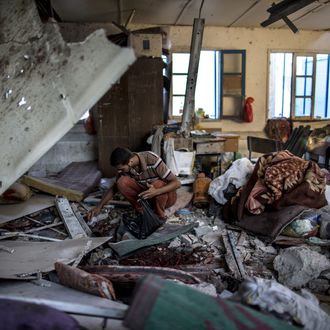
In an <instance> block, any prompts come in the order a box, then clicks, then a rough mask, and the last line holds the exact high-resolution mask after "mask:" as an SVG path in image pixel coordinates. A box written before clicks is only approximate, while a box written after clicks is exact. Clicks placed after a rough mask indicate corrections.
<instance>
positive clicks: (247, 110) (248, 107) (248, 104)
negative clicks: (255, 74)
mask: <svg viewBox="0 0 330 330" xmlns="http://www.w3.org/2000/svg"><path fill="white" fill-rule="evenodd" d="M253 102H254V98H253V97H247V98H246V100H245V106H244V121H245V122H247V123H251V122H252V121H253V108H252V103H253Z"/></svg>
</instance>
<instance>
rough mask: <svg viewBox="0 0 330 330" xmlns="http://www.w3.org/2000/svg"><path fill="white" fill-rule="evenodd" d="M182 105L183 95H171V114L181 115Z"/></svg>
mask: <svg viewBox="0 0 330 330" xmlns="http://www.w3.org/2000/svg"><path fill="white" fill-rule="evenodd" d="M183 105H184V96H173V97H172V114H173V116H182V113H183Z"/></svg>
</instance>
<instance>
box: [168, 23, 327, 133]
mask: <svg viewBox="0 0 330 330" xmlns="http://www.w3.org/2000/svg"><path fill="white" fill-rule="evenodd" d="M191 33H192V28H191V27H188V26H181V27H179V26H173V27H171V28H170V37H169V39H170V40H171V44H172V48H171V51H172V52H175V51H189V49H190V41H191ZM202 47H203V49H246V96H253V97H254V99H255V102H254V103H253V107H254V121H253V122H252V123H238V122H234V121H231V120H222V121H221V122H208V123H206V122H203V123H202V125H203V127H210V128H222V130H223V131H237V132H239V131H250V132H254V131H255V132H258V131H259V132H260V131H262V130H263V128H264V126H265V122H266V114H267V93H268V91H267V81H268V75H267V70H268V52H269V50H291V51H326V52H329V53H330V32H329V31H328V32H322V31H300V32H299V33H297V34H293V33H292V32H291V30H288V29H263V28H223V27H206V28H205V30H204V37H203V46H202ZM327 123H328V122H321V123H320V122H319V123H315V125H318V126H323V125H326V124H327Z"/></svg>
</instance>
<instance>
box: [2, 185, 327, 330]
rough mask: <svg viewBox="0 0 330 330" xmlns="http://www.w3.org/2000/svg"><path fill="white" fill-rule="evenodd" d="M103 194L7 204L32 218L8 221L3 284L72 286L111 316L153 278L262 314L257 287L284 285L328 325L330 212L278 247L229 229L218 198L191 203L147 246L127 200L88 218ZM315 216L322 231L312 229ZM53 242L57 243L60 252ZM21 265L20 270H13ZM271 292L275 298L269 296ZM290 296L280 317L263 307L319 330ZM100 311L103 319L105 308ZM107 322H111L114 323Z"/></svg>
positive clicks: (4, 223)
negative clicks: (104, 304)
mask: <svg viewBox="0 0 330 330" xmlns="http://www.w3.org/2000/svg"><path fill="white" fill-rule="evenodd" d="M38 195H42V194H41V192H38V191H34V192H33V196H38ZM95 196H97V194H96V193H93V194H91V195H90V196H89V197H87V198H86V199H85V200H82V201H81V202H70V201H69V200H67V199H66V198H65V197H55V198H54V205H53V206H49V205H46V204H45V205H43V206H38V207H39V210H37V211H34V212H32V213H28V214H24V208H25V206H24V204H26V205H28V203H29V200H27V201H24V202H20V204H10V205H6V207H7V208H8V207H11V208H16V207H20V208H22V210H21V211H20V213H19V214H21V215H22V214H23V216H21V217H19V218H15V217H13V218H12V219H10V220H8V218H6V217H5V215H6V214H4V215H3V219H4V220H2V221H1V223H0V233H1V236H0V240H1V242H0V250H1V252H0V253H1V259H2V261H1V263H2V265H3V268H4V269H6V271H2V272H0V277H1V278H2V279H3V280H6V281H7V282H4V283H5V285H8V286H11V285H13V283H12V282H10V281H11V280H13V279H15V278H20V279H24V280H25V281H26V284H28V283H30V281H34V282H35V283H39V286H40V287H43V288H44V289H45V288H47V287H49V286H53V285H55V283H57V284H56V285H60V287H61V288H62V287H63V290H64V288H65V287H67V288H66V289H67V290H69V289H68V288H71V289H70V290H78V291H79V292H80V293H81V294H84V295H86V294H87V295H90V294H92V295H94V296H99V299H103V300H104V299H105V300H109V301H111V303H112V304H113V303H118V305H111V307H109V308H111V309H112V311H113V310H116V308H117V309H119V310H121V311H122V310H123V309H125V308H127V304H128V305H131V303H132V299H134V297H135V296H134V292H135V290H136V287H138V283H140V282H141V281H143V279H146V278H148V276H155V275H156V276H159V277H161V278H163V279H167V280H170V281H174V282H175V283H179V284H181V285H186V286H188V287H191V288H194V289H197V290H198V291H199V292H202V293H204V294H207V295H211V296H214V297H217V298H219V299H226V300H227V299H230V300H235V299H236V301H239V302H240V303H242V304H245V305H253V306H259V307H261V306H260V305H259V304H261V302H259V300H258V299H259V298H258V299H257V296H256V294H255V293H252V291H248V289H249V290H252V289H251V288H254V290H257V289H256V287H258V290H261V289H260V288H259V286H262V287H263V289H262V290H264V291H265V290H266V289H267V290H268V289H269V290H270V288H273V287H274V286H276V285H283V287H285V290H287V291H285V292H290V295H291V298H290V299H291V300H292V301H295V303H297V304H298V303H302V302H301V301H300V300H299V299H302V298H299V299H298V298H297V297H301V296H299V291H298V290H303V291H302V292H305V291H306V290H307V291H306V292H308V294H309V295H310V297H312V298H308V299H309V300H308V299H307V300H306V301H305V300H304V301H303V304H305V305H306V304H307V306H309V305H308V304H311V303H312V302H313V304H314V305H313V308H314V309H315V310H316V311H317V312H315V313H317V315H321V316H319V317H320V320H319V321H320V322H321V324H324V322H326V321H327V320H328V318H329V316H328V315H327V314H326V312H323V310H325V311H329V309H330V308H329V305H328V304H329V301H330V299H329V296H330V252H329V246H330V241H329V240H327V239H326V238H325V237H326V235H325V234H323V239H322V238H320V237H316V236H313V237H308V236H310V235H312V234H313V235H319V232H320V227H321V223H320V219H324V221H325V222H326V223H328V221H329V219H328V214H329V213H328V208H329V207H328V206H326V207H324V208H322V209H319V210H314V212H312V211H310V212H312V215H313V216H312V217H311V216H310V214H311V213H309V216H308V217H307V216H306V214H305V218H304V217H302V216H301V217H300V218H295V220H294V221H299V220H302V221H304V222H306V221H305V220H306V218H308V219H312V220H311V221H310V222H309V225H310V226H311V227H308V228H309V229H308V230H307V231H306V230H302V233H303V234H302V235H300V237H292V236H291V237H290V236H284V235H283V234H284V232H285V231H283V232H282V233H280V234H279V235H278V236H277V237H276V239H275V240H273V241H272V242H269V241H267V240H264V239H263V237H262V236H259V237H258V236H256V235H255V234H253V233H251V232H249V231H246V230H244V229H242V228H240V227H238V226H236V225H235V223H232V224H228V223H227V222H224V220H223V219H222V206H221V205H220V204H218V203H217V202H216V201H214V200H211V203H210V204H209V207H207V208H203V209H202V208H197V207H195V206H193V203H192V201H191V199H190V202H189V203H188V204H186V205H185V207H184V208H179V209H177V210H175V212H173V213H172V215H170V216H168V218H167V221H166V222H165V223H164V225H163V226H161V227H160V228H158V229H157V230H156V231H155V232H154V233H153V234H151V235H150V236H149V237H147V238H146V239H140V240H139V239H137V238H135V237H134V235H132V233H131V232H130V231H129V230H128V228H127V227H125V225H124V224H123V221H122V219H123V216H124V215H129V216H131V217H134V216H135V215H136V211H135V210H134V209H133V208H132V207H131V206H130V205H129V204H128V203H127V202H125V201H123V200H120V197H118V196H117V197H118V198H117V203H116V201H114V202H113V204H111V203H110V204H109V205H107V206H106V207H104V208H103V210H102V212H101V213H100V214H99V215H97V216H95V217H93V218H92V219H91V220H89V221H87V218H86V215H87V212H88V211H89V210H90V209H91V208H92V207H93V206H94V205H96V204H97V203H98V201H99V198H97V197H95ZM16 205H19V206H16ZM44 206H45V207H44ZM26 209H27V210H30V209H29V208H28V207H26ZM0 210H1V207H0ZM1 212H3V213H6V212H8V210H5V209H3V211H1ZM22 212H23V213H22ZM27 212H29V211H27ZM315 219H317V221H318V222H317V225H315V223H313V221H314V222H315ZM294 221H293V222H291V223H290V224H289V225H290V226H291V228H292V229H294V230H295V234H294V235H293V236H295V235H296V236H298V234H299V230H301V226H300V225H301V224H298V225H295V226H293V224H294ZM311 223H312V225H311ZM324 228H325V225H323V233H325V232H326V230H325V229H324ZM315 229H316V230H315ZM291 232H292V231H291ZM297 233H298V234H297ZM23 242H25V244H28V245H25V246H24V249H25V251H26V254H25V255H23V257H22V256H19V255H18V252H19V251H21V250H20V248H21V246H22V244H23ZM73 243H75V244H73ZM53 244H57V245H56V247H55V245H53ZM40 249H42V251H45V252H44V253H43V252H42V251H41V252H40V253H39V254H38V255H37V256H36V258H29V260H26V261H27V262H29V263H30V266H31V267H25V266H24V260H23V259H22V258H27V256H28V254H27V253H28V251H29V253H36V251H37V250H40ZM49 251H52V253H50V252H49ZM46 259H47V262H46ZM17 262H19V263H20V264H21V267H20V268H15V267H14V266H13V265H15V263H17ZM22 262H23V263H22ZM24 267H25V268H24ZM251 281H252V282H251ZM253 281H254V282H253ZM262 281H264V282H262ZM267 281H268V282H267ZM251 283H254V284H251ZM266 283H269V284H266ZM14 288H15V287H14ZM44 289H43V292H46V291H45V290H44ZM26 290H27V289H26ZM304 290H305V291H304ZM279 291H281V290H279ZM282 291H283V290H282ZM13 292H14V291H13ZM23 292H25V287H24V288H23ZM242 292H243V293H244V294H243V293H242ZM247 292H249V293H247ZM253 292H254V291H253ZM265 292H266V291H265ZM283 292H284V291H283ZM241 293H242V294H241ZM38 294H41V293H40V292H39V293H38ZM240 294H241V296H240ZM264 294H265V295H266V297H267V293H264ZM277 294H279V293H277ZM283 294H284V293H283ZM286 294H288V293H286ZM26 295H29V293H26ZM280 295H281V294H280ZM0 297H1V290H0ZM270 297H271V296H270ZM31 299H32V298H31ZM58 299H59V301H61V298H58ZM95 299H97V298H96V297H95ZM262 299H266V298H262ZM269 299H270V298H269ZM281 299H283V302H282V303H281V302H278V305H277V306H278V307H277V309H276V311H275V307H274V308H273V310H272V309H270V308H269V307H265V306H266V305H262V306H263V307H261V310H265V311H267V312H270V313H272V314H274V315H276V316H277V317H279V318H281V319H284V320H286V322H289V323H291V324H292V325H297V324H298V325H299V324H300V325H304V326H305V328H306V329H312V327H311V326H310V324H313V325H315V324H317V322H318V321H317V320H316V321H315V320H314V321H311V322H307V321H306V319H305V318H302V317H300V318H299V317H297V313H298V312H294V311H293V310H292V311H290V313H291V314H290V313H289V314H290V315H289V316H288V314H287V313H286V311H285V307H283V306H284V305H285V302H284V298H283V297H282V296H281ZM310 299H312V300H310ZM266 300H267V299H266ZM311 301H312V302H311ZM262 304H265V302H263V303H262ZM281 304H282V305H281ZM305 305H304V306H305ZM267 306H268V305H267ZM279 306H282V307H279ZM321 307H322V309H321ZM67 308H68V307H63V310H65V311H67V310H66V309H67ZM70 308H71V307H70ZM292 308H293V307H292ZM295 308H296V307H295ZM299 308H300V307H299ZM304 308H305V307H304ZM94 312H95V313H100V311H99V310H98V311H94ZM94 312H93V313H94ZM88 313H90V311H89V312H88ZM93 313H92V314H93ZM101 314H102V313H101ZM298 314H299V313H298ZM299 315H300V314H299ZM102 317H105V318H109V319H111V316H105V315H102ZM313 322H314V323H313ZM306 324H307V326H306ZM315 328H320V327H319V325H317V326H315ZM320 329H321V328H320Z"/></svg>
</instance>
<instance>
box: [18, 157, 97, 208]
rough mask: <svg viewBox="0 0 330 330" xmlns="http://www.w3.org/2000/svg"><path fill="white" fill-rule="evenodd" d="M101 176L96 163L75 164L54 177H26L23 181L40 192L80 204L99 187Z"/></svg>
mask: <svg viewBox="0 0 330 330" xmlns="http://www.w3.org/2000/svg"><path fill="white" fill-rule="evenodd" d="M101 176H102V174H101V172H100V171H99V170H98V166H97V163H96V162H73V163H71V164H69V165H68V166H67V167H66V168H64V169H63V171H61V172H60V173H58V174H57V175H55V176H53V177H46V178H39V177H34V176H30V175H25V176H24V177H23V179H22V181H23V183H25V184H26V185H28V186H30V187H33V188H36V189H38V190H40V191H43V192H46V193H49V194H52V195H55V196H56V195H60V196H65V197H67V198H68V199H69V200H70V201H76V202H80V201H81V200H82V199H83V198H84V197H86V196H87V195H88V193H90V192H91V191H92V190H93V189H94V188H95V187H96V186H97V185H98V183H99V181H100V179H101Z"/></svg>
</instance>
